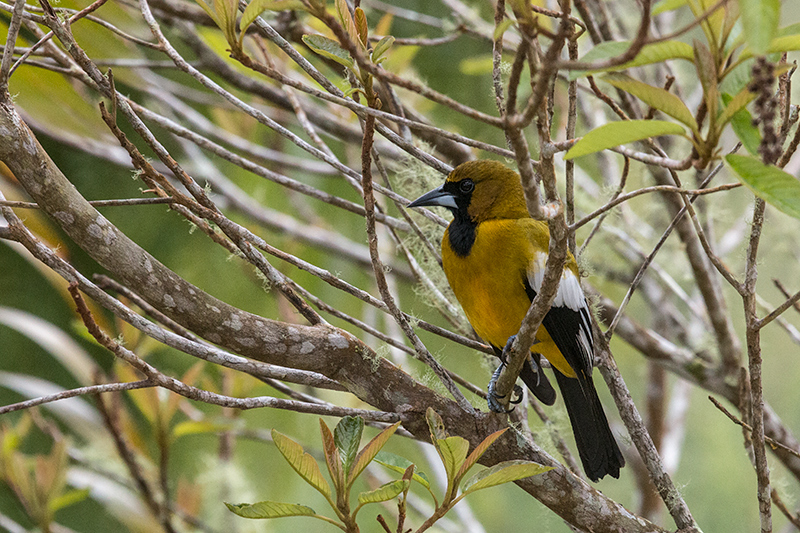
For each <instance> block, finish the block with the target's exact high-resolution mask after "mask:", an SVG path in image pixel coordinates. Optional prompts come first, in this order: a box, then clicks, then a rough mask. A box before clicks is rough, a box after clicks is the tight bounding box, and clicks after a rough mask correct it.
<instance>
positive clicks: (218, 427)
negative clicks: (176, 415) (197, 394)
mask: <svg viewBox="0 0 800 533" xmlns="http://www.w3.org/2000/svg"><path fill="white" fill-rule="evenodd" d="M229 429H231V424H220V423H216V422H209V421H206V420H184V421H183V422H179V423H178V424H176V425H175V427H174V428H172V436H173V437H174V438H176V439H177V438H178V437H185V436H186V435H200V434H202V433H217V432H220V431H225V430H229Z"/></svg>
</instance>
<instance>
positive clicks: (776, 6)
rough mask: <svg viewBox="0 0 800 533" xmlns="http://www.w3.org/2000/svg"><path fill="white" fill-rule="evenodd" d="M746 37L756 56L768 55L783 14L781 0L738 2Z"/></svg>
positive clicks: (743, 0)
mask: <svg viewBox="0 0 800 533" xmlns="http://www.w3.org/2000/svg"><path fill="white" fill-rule="evenodd" d="M738 1H739V12H740V13H741V19H742V27H743V28H744V36H745V39H746V40H747V44H748V45H749V48H750V49H751V50H752V51H753V53H754V54H756V55H761V54H765V53H767V49H768V48H769V46H770V43H771V42H772V39H773V38H774V37H775V35H776V34H777V33H778V21H779V19H780V14H781V2H780V0H738Z"/></svg>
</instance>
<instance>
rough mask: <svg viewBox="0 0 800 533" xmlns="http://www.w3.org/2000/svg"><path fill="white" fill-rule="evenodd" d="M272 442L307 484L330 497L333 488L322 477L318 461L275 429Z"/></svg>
mask: <svg viewBox="0 0 800 533" xmlns="http://www.w3.org/2000/svg"><path fill="white" fill-rule="evenodd" d="M272 440H273V442H274V443H275V446H276V447H277V448H278V451H279V452H281V455H283V457H284V459H286V461H287V462H288V463H289V465H291V467H292V468H294V470H295V472H297V473H298V474H299V475H300V477H301V478H303V480H305V482H306V483H308V484H309V485H311V486H312V487H314V488H315V489H317V490H318V491H319V492H320V493H322V494H323V495H324V496H326V497H328V496H330V494H331V488H330V486H329V485H328V482H327V481H325V478H324V477H322V472H321V471H320V469H319V465H318V464H317V461H316V459H314V458H313V457H311V455H309V454H307V453H305V452H304V451H303V447H302V446H300V445H299V444H297V443H296V442H295V441H293V440H292V439H290V438H289V437H287V436H286V435H284V434H283V433H280V432H278V431H276V430H274V429H273V430H272Z"/></svg>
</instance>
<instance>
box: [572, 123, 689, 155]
mask: <svg viewBox="0 0 800 533" xmlns="http://www.w3.org/2000/svg"><path fill="white" fill-rule="evenodd" d="M684 133H686V132H685V130H684V129H683V127H682V126H680V125H678V124H675V123H674V122H666V121H664V120H624V121H621V122H610V123H608V124H604V125H602V126H600V127H599V128H595V129H593V130H592V131H590V132H589V133H587V134H586V135H584V136H583V138H582V139H581V140H579V141H578V142H577V143H575V146H573V147H572V148H571V149H570V150H569V152H567V154H566V155H565V156H564V159H574V158H576V157H580V156H582V155H587V154H593V153H595V152H599V151H600V150H605V149H607V148H613V147H615V146H619V145H620V144H625V143H629V142H633V141H641V140H642V139H647V138H649V137H657V136H659V135H681V134H684Z"/></svg>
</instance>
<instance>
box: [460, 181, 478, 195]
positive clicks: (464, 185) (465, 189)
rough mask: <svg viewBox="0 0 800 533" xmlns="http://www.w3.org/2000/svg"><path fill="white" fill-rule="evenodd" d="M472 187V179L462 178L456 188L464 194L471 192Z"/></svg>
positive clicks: (473, 186) (473, 184) (473, 183)
mask: <svg viewBox="0 0 800 533" xmlns="http://www.w3.org/2000/svg"><path fill="white" fill-rule="evenodd" d="M474 188H475V182H474V181H472V180H462V181H461V183H459V184H458V189H459V190H460V191H461V192H462V193H464V194H469V193H471V192H472V189H474Z"/></svg>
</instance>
